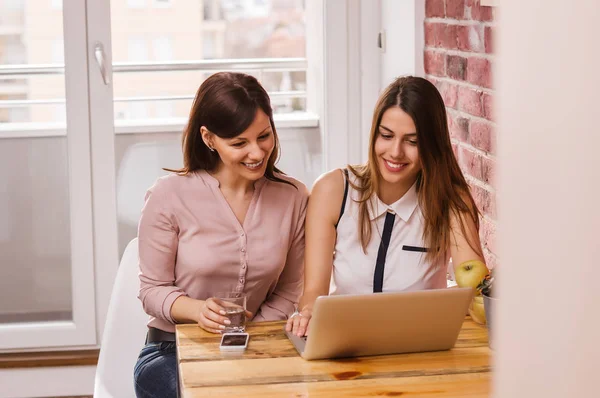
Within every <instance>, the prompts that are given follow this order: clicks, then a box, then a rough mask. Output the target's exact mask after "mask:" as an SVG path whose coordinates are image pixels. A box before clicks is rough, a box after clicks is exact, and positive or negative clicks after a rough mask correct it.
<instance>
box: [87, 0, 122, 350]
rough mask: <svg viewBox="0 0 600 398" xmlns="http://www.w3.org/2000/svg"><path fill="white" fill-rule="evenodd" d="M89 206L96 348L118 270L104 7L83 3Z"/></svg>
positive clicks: (101, 3) (106, 13)
mask: <svg viewBox="0 0 600 398" xmlns="http://www.w3.org/2000/svg"><path fill="white" fill-rule="evenodd" d="M87 9H88V10H87V27H88V43H87V45H88V51H87V56H88V63H89V65H90V68H89V82H90V115H89V117H90V119H89V122H90V133H91V144H92V148H93V151H92V159H91V161H92V192H93V196H92V203H93V214H94V250H95V252H94V263H95V274H94V280H95V283H96V323H97V328H96V329H97V333H98V343H100V341H101V339H102V332H103V331H104V323H105V321H106V313H107V311H108V305H109V303H110V296H111V294H112V287H113V284H114V280H115V277H116V275H117V268H118V266H119V248H118V228H117V205H116V170H115V167H116V166H115V133H114V106H113V84H112V81H113V79H112V48H111V13H110V1H97V0H87ZM98 43H101V44H102V46H103V48H104V58H105V60H104V65H105V68H106V76H107V78H108V79H109V80H107V82H108V83H105V81H104V78H103V76H102V73H101V72H100V67H99V66H98V64H97V60H96V54H95V51H96V45H97V44H98Z"/></svg>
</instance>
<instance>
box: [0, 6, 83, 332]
mask: <svg viewBox="0 0 600 398" xmlns="http://www.w3.org/2000/svg"><path fill="white" fill-rule="evenodd" d="M62 22H63V19H62V1H59V0H27V1H25V0H0V65H15V64H26V65H36V64H59V65H60V64H63V63H64V36H63V23H62ZM64 98H65V79H64V75H46V76H44V75H38V76H22V75H21V76H19V75H9V76H4V77H2V78H0V281H3V283H2V289H0V324H4V323H14V322H31V321H53V320H66V319H71V318H72V297H71V291H72V285H71V227H70V224H71V212H70V209H71V203H70V187H69V153H68V151H67V148H68V142H69V138H70V137H69V134H64V133H63V135H62V136H55V137H39V138H27V137H21V138H7V135H10V134H11V133H14V131H15V130H14V129H15V128H16V127H15V126H16V125H13V124H11V123H37V124H38V125H39V126H40V127H49V126H56V124H57V123H60V124H63V125H64V121H65V118H66V110H65V105H64ZM29 100H38V101H40V100H43V102H42V103H39V104H35V105H33V104H29V103H27V102H24V101H29Z"/></svg>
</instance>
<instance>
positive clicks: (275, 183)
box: [134, 73, 308, 397]
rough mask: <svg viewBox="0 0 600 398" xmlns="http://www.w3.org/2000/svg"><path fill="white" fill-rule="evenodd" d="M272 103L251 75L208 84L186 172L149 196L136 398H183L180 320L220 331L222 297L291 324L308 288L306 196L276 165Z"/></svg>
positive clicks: (194, 122)
mask: <svg viewBox="0 0 600 398" xmlns="http://www.w3.org/2000/svg"><path fill="white" fill-rule="evenodd" d="M278 152H279V142H278V138H277V131H276V130H275V124H274V123H273V111H272V109H271V104H270V100H269V96H268V95H267V92H266V91H265V90H264V88H263V87H262V86H261V85H260V84H259V82H258V81H257V80H256V79H255V78H254V77H252V76H249V75H245V74H241V73H217V74H214V75H212V76H210V77H209V78H208V79H207V80H206V81H204V82H203V83H202V85H201V86H200V88H199V89H198V93H197V94H196V98H195V100H194V104H193V106H192V110H191V113H190V118H189V123H188V126H187V128H186V130H185V132H184V134H183V155H184V167H183V168H182V169H180V170H170V171H173V173H172V174H170V175H168V176H165V177H162V178H160V179H159V180H158V181H157V182H156V183H155V184H154V185H153V186H152V187H151V188H150V189H149V191H148V193H147V195H146V203H145V206H144V208H143V210H142V216H141V219H140V224H139V231H138V237H139V259H140V282H141V284H140V291H139V299H140V300H141V302H142V305H143V308H144V310H145V311H146V313H147V314H148V315H150V320H149V322H148V327H149V330H148V336H147V339H146V345H145V347H144V348H143V349H142V352H141V353H140V356H139V358H138V362H137V364H136V366H135V372H134V378H135V390H136V394H137V396H138V397H155V396H156V397H175V396H176V394H177V361H176V354H175V343H174V341H175V334H174V333H173V332H174V331H175V324H176V323H197V324H198V325H199V326H200V327H202V328H203V329H205V330H207V331H209V332H213V333H220V332H221V331H222V330H223V329H225V328H226V326H227V325H229V324H230V321H229V319H228V318H227V317H225V316H224V315H225V312H224V308H223V307H222V305H221V304H222V302H220V301H219V300H217V299H215V296H216V295H217V294H218V293H219V292H230V293H231V292H233V293H239V294H244V295H245V296H246V298H247V310H248V312H247V313H246V316H247V317H248V319H253V320H254V321H268V320H278V319H286V318H287V316H288V315H289V314H290V313H292V312H293V310H294V308H295V305H296V303H297V300H298V297H299V295H300V294H301V291H302V273H303V258H304V217H305V213H306V205H307V199H308V192H307V189H306V187H305V186H304V185H303V184H302V183H301V182H299V181H297V180H295V179H293V178H291V177H288V176H285V175H284V174H283V173H282V172H281V171H279V170H278V169H277V168H276V167H275V163H276V161H277V158H278Z"/></svg>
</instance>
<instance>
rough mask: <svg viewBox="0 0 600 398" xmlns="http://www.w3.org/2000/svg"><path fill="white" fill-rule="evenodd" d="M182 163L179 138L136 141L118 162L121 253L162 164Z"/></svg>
mask: <svg viewBox="0 0 600 398" xmlns="http://www.w3.org/2000/svg"><path fill="white" fill-rule="evenodd" d="M0 1H1V0H0ZM121 149H122V148H121ZM182 165H183V156H182V153H181V142H180V140H179V139H178V138H177V139H173V140H169V141H156V142H137V143H135V144H131V145H129V146H128V147H127V149H126V151H125V154H124V155H123V158H122V160H121V161H120V162H119V169H118V172H117V183H116V190H117V192H116V193H117V221H118V223H119V253H122V252H123V251H124V250H125V246H126V245H127V242H129V241H131V239H133V238H135V237H136V236H137V228H138V221H139V220H140V215H141V212H142V207H144V197H145V195H146V191H147V190H148V188H150V187H151V186H152V184H154V182H155V181H156V179H157V178H159V177H161V176H163V175H166V174H168V172H167V171H164V170H163V169H162V168H163V167H168V168H175V169H177V168H179V167H181V166H182Z"/></svg>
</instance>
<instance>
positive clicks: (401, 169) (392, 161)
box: [374, 106, 421, 189]
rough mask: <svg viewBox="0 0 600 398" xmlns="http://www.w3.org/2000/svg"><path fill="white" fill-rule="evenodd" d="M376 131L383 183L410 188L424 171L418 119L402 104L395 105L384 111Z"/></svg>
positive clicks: (376, 156) (379, 165)
mask: <svg viewBox="0 0 600 398" xmlns="http://www.w3.org/2000/svg"><path fill="white" fill-rule="evenodd" d="M376 134H377V137H376V139H375V146H374V152H375V159H376V160H377V166H378V168H379V172H380V174H381V177H382V179H383V181H381V183H382V187H385V186H387V185H392V186H397V185H402V187H403V188H406V189H408V188H409V187H410V186H412V184H413V183H414V182H415V181H416V179H417V175H418V174H419V171H421V162H420V159H419V149H418V147H417V128H416V126H415V123H414V121H413V120H412V118H411V117H410V116H409V115H408V114H407V113H406V112H404V111H403V110H402V109H400V107H398V106H392V107H390V108H388V109H387V110H386V111H385V112H384V113H383V116H382V117H381V122H380V123H379V128H378V131H377V132H376Z"/></svg>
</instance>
